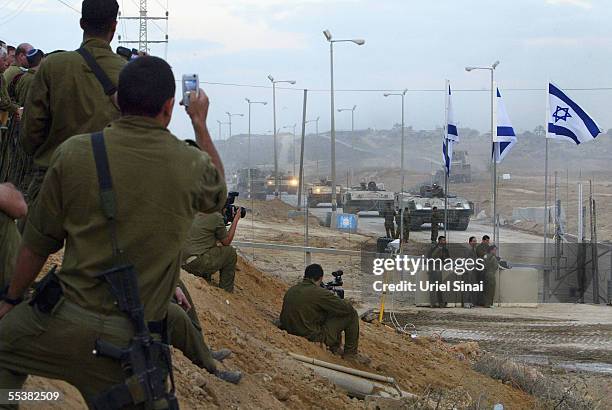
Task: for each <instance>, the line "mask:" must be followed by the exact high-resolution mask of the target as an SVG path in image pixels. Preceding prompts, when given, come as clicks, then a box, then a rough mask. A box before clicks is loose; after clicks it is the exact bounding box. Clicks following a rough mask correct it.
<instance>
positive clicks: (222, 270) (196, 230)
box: [182, 212, 240, 292]
mask: <svg viewBox="0 0 612 410" xmlns="http://www.w3.org/2000/svg"><path fill="white" fill-rule="evenodd" d="M239 220H240V212H236V215H235V216H234V220H233V221H232V226H231V227H230V229H229V232H228V230H227V229H226V227H225V222H224V220H223V215H222V214H221V213H219V212H215V213H212V214H203V213H199V214H198V215H197V216H196V217H195V219H194V221H193V224H192V225H191V229H190V230H189V236H188V238H187V241H186V242H185V245H184V247H183V266H182V267H183V269H185V270H186V271H187V272H189V273H191V274H192V275H195V276H199V277H202V278H204V279H206V280H207V281H209V282H210V281H211V279H212V278H211V277H212V275H213V274H214V273H215V272H217V271H218V272H219V287H220V288H221V289H223V290H225V291H226V292H233V291H234V277H235V276H236V262H237V261H238V257H237V255H236V250H235V249H234V248H233V247H232V246H230V244H231V243H232V241H233V240H234V235H235V233H236V228H237V227H238V221H239ZM217 244H220V245H221V246H218V245H217Z"/></svg>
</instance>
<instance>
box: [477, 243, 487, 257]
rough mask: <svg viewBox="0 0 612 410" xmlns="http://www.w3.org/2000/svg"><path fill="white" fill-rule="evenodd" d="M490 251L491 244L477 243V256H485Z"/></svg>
mask: <svg viewBox="0 0 612 410" xmlns="http://www.w3.org/2000/svg"><path fill="white" fill-rule="evenodd" d="M488 251H489V245H487V244H486V243H482V242H480V243H479V244H478V245H476V256H478V257H479V258H484V256H485V255H486V254H487V252H488Z"/></svg>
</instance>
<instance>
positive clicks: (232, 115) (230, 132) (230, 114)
mask: <svg viewBox="0 0 612 410" xmlns="http://www.w3.org/2000/svg"><path fill="white" fill-rule="evenodd" d="M226 114H227V117H228V118H229V138H232V117H244V114H232V113H230V112H229V111H227V112H226Z"/></svg>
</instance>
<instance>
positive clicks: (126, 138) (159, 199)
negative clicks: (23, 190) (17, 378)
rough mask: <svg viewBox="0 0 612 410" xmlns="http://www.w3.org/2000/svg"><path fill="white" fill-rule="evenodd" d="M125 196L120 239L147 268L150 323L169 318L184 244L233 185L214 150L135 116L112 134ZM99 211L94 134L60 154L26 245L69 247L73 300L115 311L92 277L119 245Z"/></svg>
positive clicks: (46, 249) (109, 141) (110, 148)
mask: <svg viewBox="0 0 612 410" xmlns="http://www.w3.org/2000/svg"><path fill="white" fill-rule="evenodd" d="M104 136H105V141H106V148H107V152H108V158H109V163H110V171H111V176H112V178H113V187H114V191H115V195H116V202H117V212H118V216H117V225H118V226H117V228H118V232H117V237H118V239H119V246H120V247H121V248H122V250H123V251H124V252H125V255H126V256H127V258H128V259H129V260H130V262H132V263H133V264H134V266H135V268H136V271H137V272H138V274H139V278H138V282H139V288H140V295H141V299H142V302H143V304H144V305H145V318H146V320H149V321H151V320H161V319H163V318H164V316H165V314H166V310H167V308H168V303H169V302H170V298H171V297H172V295H173V293H174V289H175V286H176V284H177V281H178V274H179V265H180V261H179V257H178V255H179V253H180V251H181V244H183V243H184V241H185V239H186V238H187V232H188V231H189V227H190V226H191V223H192V221H193V218H194V216H195V214H196V212H198V211H202V212H213V211H217V210H219V209H221V208H222V206H223V205H224V203H225V200H226V195H227V191H226V187H225V182H224V181H223V179H222V177H221V175H220V173H219V172H218V171H217V169H216V168H215V166H214V165H213V163H212V162H211V160H210V158H209V156H208V155H207V154H205V153H202V152H200V151H199V150H197V149H195V148H191V147H188V146H187V145H186V144H184V143H183V142H182V141H179V140H178V139H177V138H176V137H174V136H173V135H172V134H171V133H170V132H169V131H168V130H167V129H165V128H163V127H162V126H161V125H159V123H157V122H156V121H155V120H153V119H150V118H145V117H137V116H126V117H122V118H121V119H119V120H117V121H115V122H113V123H112V124H111V126H110V127H108V128H106V129H105V130H104ZM109 237H110V234H109V230H108V226H107V222H106V219H105V218H104V216H103V214H102V211H101V209H100V201H99V191H98V181H97V174H96V168H95V163H94V159H93V153H92V148H91V142H90V135H89V134H87V135H80V136H75V137H73V138H71V139H69V140H68V141H66V142H65V143H64V144H62V145H61V146H60V147H59V148H58V149H57V150H56V152H55V154H54V155H53V158H52V160H51V164H50V167H49V169H48V171H47V174H46V176H45V179H44V183H43V185H42V188H41V192H40V196H39V199H38V204H37V206H36V207H34V209H33V210H32V211H31V212H30V214H29V215H28V221H27V223H26V227H25V232H24V237H23V242H24V244H25V245H27V246H28V247H30V248H31V249H32V250H33V251H34V252H35V253H37V254H40V255H46V254H49V253H53V252H56V251H58V250H59V249H61V248H62V246H63V244H64V240H65V241H66V248H65V253H64V261H63V265H62V270H61V272H60V273H59V275H58V276H59V278H60V281H61V283H62V287H63V289H64V293H65V296H66V298H67V299H69V300H71V301H73V302H75V303H76V304H78V305H80V306H82V307H84V308H86V309H88V310H91V311H94V312H97V313H101V314H111V313H116V312H117V308H116V306H115V304H114V299H113V297H112V296H111V294H110V292H109V289H108V287H107V285H106V284H104V283H103V281H102V280H100V279H98V278H94V277H93V275H95V274H96V273H99V272H101V271H103V270H105V269H108V268H109V267H110V265H109V264H110V262H111V245H110V240H109Z"/></svg>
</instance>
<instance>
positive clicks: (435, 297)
mask: <svg viewBox="0 0 612 410" xmlns="http://www.w3.org/2000/svg"><path fill="white" fill-rule="evenodd" d="M441 282H442V272H440V271H432V272H429V283H430V285H431V284H434V283H436V284H440V283H441ZM429 304H430V306H431V307H444V292H442V291H440V290H432V291H430V292H429Z"/></svg>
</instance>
